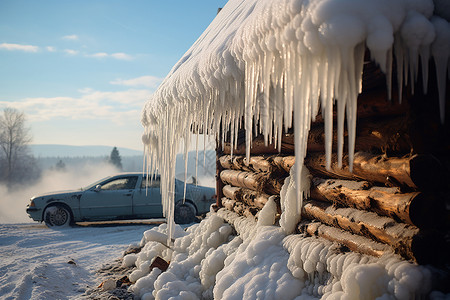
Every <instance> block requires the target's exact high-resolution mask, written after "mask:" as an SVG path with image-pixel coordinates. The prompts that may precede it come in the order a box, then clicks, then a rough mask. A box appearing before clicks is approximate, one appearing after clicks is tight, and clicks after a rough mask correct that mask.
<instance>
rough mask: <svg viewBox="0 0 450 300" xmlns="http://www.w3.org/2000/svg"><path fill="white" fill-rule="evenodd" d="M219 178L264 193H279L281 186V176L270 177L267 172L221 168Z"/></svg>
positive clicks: (227, 182)
mask: <svg viewBox="0 0 450 300" xmlns="http://www.w3.org/2000/svg"><path fill="white" fill-rule="evenodd" d="M220 179H221V180H222V181H223V183H225V184H229V185H232V186H238V187H245V188H248V189H251V190H253V191H258V192H264V193H266V194H271V195H275V194H279V193H280V191H281V187H282V186H283V181H284V178H283V177H281V178H280V177H271V176H270V174H267V173H256V172H244V171H236V170H223V171H222V172H221V173H220Z"/></svg>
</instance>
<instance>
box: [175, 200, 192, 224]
mask: <svg viewBox="0 0 450 300" xmlns="http://www.w3.org/2000/svg"><path fill="white" fill-rule="evenodd" d="M174 217H175V223H177V224H190V223H193V222H194V220H195V206H194V205H193V204H192V203H189V202H185V203H178V204H177V205H176V206H175V212H174Z"/></svg>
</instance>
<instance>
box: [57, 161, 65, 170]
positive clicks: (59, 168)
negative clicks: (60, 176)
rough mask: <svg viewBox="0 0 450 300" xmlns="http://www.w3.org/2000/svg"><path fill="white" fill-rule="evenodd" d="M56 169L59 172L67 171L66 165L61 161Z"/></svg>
mask: <svg viewBox="0 0 450 300" xmlns="http://www.w3.org/2000/svg"><path fill="white" fill-rule="evenodd" d="M55 169H56V170H57V171H65V170H66V164H65V163H64V162H63V161H62V160H61V159H60V160H59V161H58V162H57V163H56V166H55Z"/></svg>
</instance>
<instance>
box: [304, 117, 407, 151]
mask: <svg viewBox="0 0 450 300" xmlns="http://www.w3.org/2000/svg"><path fill="white" fill-rule="evenodd" d="M344 138H345V139H347V138H348V132H347V130H344ZM332 143H333V151H334V152H336V149H337V148H336V145H337V128H336V126H334V127H333V137H332ZM324 145H325V131H324V125H323V124H316V125H314V126H312V127H311V130H310V132H309V136H308V148H307V149H308V151H309V152H324V151H325V146H324ZM347 145H348V143H347V142H345V143H344V151H347ZM411 149H412V142H411V139H410V136H409V134H408V120H407V118H406V117H405V116H396V117H392V118H387V117H383V118H377V119H372V118H369V119H362V120H359V121H358V126H357V127H356V140H355V151H364V152H371V153H378V154H381V153H384V154H386V153H388V154H390V155H394V154H401V155H403V154H404V153H410V152H411Z"/></svg>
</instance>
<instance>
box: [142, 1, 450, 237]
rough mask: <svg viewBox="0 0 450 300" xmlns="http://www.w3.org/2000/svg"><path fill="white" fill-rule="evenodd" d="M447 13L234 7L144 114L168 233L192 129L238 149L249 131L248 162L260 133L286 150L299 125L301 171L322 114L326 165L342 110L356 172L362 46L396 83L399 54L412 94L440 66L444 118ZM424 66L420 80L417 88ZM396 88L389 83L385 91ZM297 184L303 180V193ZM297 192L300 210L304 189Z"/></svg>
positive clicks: (364, 7)
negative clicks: (285, 141) (289, 132)
mask: <svg viewBox="0 0 450 300" xmlns="http://www.w3.org/2000/svg"><path fill="white" fill-rule="evenodd" d="M441 2H442V1H441ZM437 7H438V6H437ZM439 7H447V6H446V5H445V4H444V5H440V6H439ZM445 16H446V14H445V12H435V11H434V4H433V1H431V0H413V1H411V0H408V1H407V0H389V1H388V0H373V1H360V0H340V1H337V0H310V1H307V0H278V1H274V0H259V1H256V0H230V1H228V3H227V4H226V5H225V7H224V8H223V9H222V10H221V12H220V13H219V14H218V15H217V16H216V18H215V19H214V20H213V22H212V23H211V24H210V26H209V27H208V28H207V29H206V30H205V31H204V33H203V34H202V35H201V36H200V38H199V39H198V40H197V41H196V42H195V43H194V44H193V45H192V47H191V48H190V49H189V50H188V51H187V52H186V54H185V55H184V56H183V57H182V58H181V59H180V61H179V62H178V63H177V64H176V65H175V66H174V67H173V69H172V70H171V71H170V73H169V74H168V75H167V77H166V78H165V80H164V81H163V82H162V84H161V85H160V87H159V88H158V90H157V91H156V92H155V93H154V95H153V96H152V98H151V99H150V100H149V101H148V102H147V103H146V105H145V107H144V111H143V114H142V124H143V125H144V128H145V130H144V134H143V137H142V140H143V143H144V145H145V151H146V157H147V166H148V167H147V170H148V171H149V172H156V171H159V172H160V173H161V191H162V199H163V200H162V201H163V206H164V214H165V216H166V217H167V219H168V220H169V231H168V233H167V234H168V236H169V237H172V236H173V233H174V223H173V210H174V199H173V190H174V177H175V156H176V152H177V150H178V149H179V147H180V146H181V143H182V142H183V141H184V143H188V142H189V138H187V137H188V136H189V134H190V132H191V131H194V132H203V133H206V134H209V135H213V136H215V138H216V139H217V140H223V139H224V137H225V132H230V133H231V137H232V139H231V142H232V143H235V142H236V139H237V132H238V130H239V129H240V128H244V129H245V130H246V146H247V156H249V154H250V147H251V141H252V137H253V135H254V134H255V133H261V134H263V136H264V139H265V141H266V143H268V142H269V141H274V143H275V145H278V147H280V143H281V134H282V130H283V128H284V129H287V128H290V127H294V134H295V145H296V147H295V155H296V161H297V164H296V173H297V174H302V168H303V160H304V157H305V154H306V144H307V143H306V142H307V137H308V132H309V128H310V124H311V120H314V118H315V117H316V115H317V112H318V109H319V107H320V108H321V111H322V114H323V118H324V122H325V153H326V156H327V165H328V166H329V165H330V162H331V151H332V132H333V122H332V121H333V114H332V110H333V106H334V105H336V106H337V112H338V116H337V132H338V141H337V143H338V144H337V153H338V162H339V163H340V164H341V163H342V156H343V149H344V136H343V132H344V124H345V122H346V123H347V128H348V132H349V136H348V151H349V153H348V154H349V163H350V166H351V165H352V162H353V152H354V145H355V131H356V105H357V95H358V94H359V93H360V92H361V78H362V68H363V60H364V52H365V49H366V47H367V48H368V49H369V50H370V53H371V56H372V57H371V59H372V60H374V61H375V62H376V63H378V64H379V65H380V67H381V69H382V70H383V71H384V72H386V73H387V75H388V76H387V78H392V73H393V70H392V68H393V67H392V61H393V59H394V57H395V59H396V61H397V70H396V74H397V82H398V83H399V87H400V88H399V90H400V91H399V92H400V93H401V87H402V86H403V85H406V84H410V86H411V87H412V89H414V85H417V84H426V82H427V80H428V75H427V74H428V73H427V72H428V61H430V60H434V61H435V62H436V64H437V66H438V68H436V75H437V78H438V80H437V84H438V90H439V98H440V105H441V116H440V117H441V120H442V121H444V109H445V99H446V96H445V93H446V92H447V91H446V90H445V83H446V80H447V79H446V76H447V74H448V73H449V55H450V51H449V43H450V38H449V30H448V29H449V23H448V20H447V19H444V18H445ZM420 66H421V68H419V67H420ZM419 69H422V70H423V75H424V76H423V77H424V82H416V79H417V76H418V70H419ZM391 84H392V82H391V81H388V82H387V85H388V88H389V90H391V88H390V86H391ZM293 116H294V118H293ZM242 118H244V124H241V120H242ZM220 128H222V129H223V130H222V131H220ZM185 149H188V147H185ZM300 181H301V176H297V179H296V185H297V186H300V185H301V182H300ZM296 191H297V199H298V204H297V207H301V206H302V203H301V200H300V199H301V197H300V191H301V189H300V188H297V189H296Z"/></svg>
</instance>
